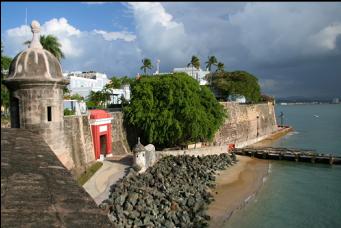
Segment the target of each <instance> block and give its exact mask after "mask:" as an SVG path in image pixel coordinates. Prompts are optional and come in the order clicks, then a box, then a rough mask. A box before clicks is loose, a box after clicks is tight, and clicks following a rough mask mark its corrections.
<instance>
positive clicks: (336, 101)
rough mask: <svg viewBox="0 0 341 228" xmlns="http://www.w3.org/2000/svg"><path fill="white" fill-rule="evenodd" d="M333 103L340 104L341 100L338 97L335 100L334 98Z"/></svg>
mask: <svg viewBox="0 0 341 228" xmlns="http://www.w3.org/2000/svg"><path fill="white" fill-rule="evenodd" d="M332 103H333V104H339V103H340V99H339V98H338V97H335V98H333V100H332Z"/></svg>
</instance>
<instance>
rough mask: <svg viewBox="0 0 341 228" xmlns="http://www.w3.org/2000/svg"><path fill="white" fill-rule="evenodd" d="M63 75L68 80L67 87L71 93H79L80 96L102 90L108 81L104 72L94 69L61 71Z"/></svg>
mask: <svg viewBox="0 0 341 228" xmlns="http://www.w3.org/2000/svg"><path fill="white" fill-rule="evenodd" d="M63 76H64V78H66V79H69V80H70V84H69V85H68V89H69V90H70V93H71V95H74V94H79V95H81V96H82V97H87V96H89V94H90V92H91V91H94V92H97V91H100V90H102V89H103V88H104V86H105V85H106V84H107V83H109V81H110V80H109V79H108V77H107V75H106V74H102V73H98V72H94V71H89V72H81V71H74V72H70V73H63Z"/></svg>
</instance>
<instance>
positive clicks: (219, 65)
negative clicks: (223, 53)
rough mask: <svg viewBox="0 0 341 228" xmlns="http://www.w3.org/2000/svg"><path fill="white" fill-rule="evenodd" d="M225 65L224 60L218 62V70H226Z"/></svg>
mask: <svg viewBox="0 0 341 228" xmlns="http://www.w3.org/2000/svg"><path fill="white" fill-rule="evenodd" d="M224 67H225V65H224V63H222V62H219V63H218V64H217V70H216V71H217V72H224Z"/></svg>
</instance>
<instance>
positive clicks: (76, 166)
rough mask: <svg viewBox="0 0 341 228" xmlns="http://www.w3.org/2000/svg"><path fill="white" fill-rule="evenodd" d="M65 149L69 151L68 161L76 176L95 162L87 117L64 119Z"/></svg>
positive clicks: (66, 117) (67, 117) (68, 117)
mask: <svg viewBox="0 0 341 228" xmlns="http://www.w3.org/2000/svg"><path fill="white" fill-rule="evenodd" d="M64 135H65V147H66V148H67V150H68V151H69V158H68V159H69V160H70V162H71V163H72V164H73V169H72V170H73V171H74V174H75V175H76V176H78V175H79V173H81V172H83V171H84V170H85V168H86V167H87V166H89V165H90V164H91V163H92V162H94V161H95V152H94V146H93V141H92V132H91V127H90V124H89V117H88V116H87V115H82V116H65V117H64Z"/></svg>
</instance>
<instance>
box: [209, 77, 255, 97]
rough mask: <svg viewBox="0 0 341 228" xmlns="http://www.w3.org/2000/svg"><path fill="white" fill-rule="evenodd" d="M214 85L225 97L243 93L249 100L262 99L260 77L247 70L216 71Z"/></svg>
mask: <svg viewBox="0 0 341 228" xmlns="http://www.w3.org/2000/svg"><path fill="white" fill-rule="evenodd" d="M213 87H214V88H215V89H217V90H218V91H220V92H221V93H222V94H223V95H224V96H225V97H226V96H229V95H243V96H245V98H246V99H247V100H248V101H251V102H258V101H260V98H261V94H260V86H259V84H258V79H257V78H256V77H255V76H253V75H252V74H250V73H248V72H246V71H234V72H216V73H215V75H214V78H213Z"/></svg>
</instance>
